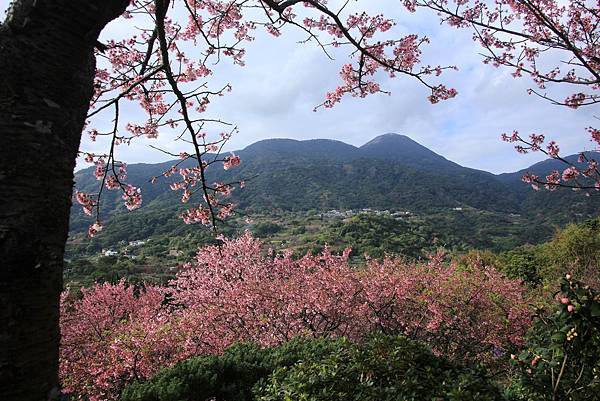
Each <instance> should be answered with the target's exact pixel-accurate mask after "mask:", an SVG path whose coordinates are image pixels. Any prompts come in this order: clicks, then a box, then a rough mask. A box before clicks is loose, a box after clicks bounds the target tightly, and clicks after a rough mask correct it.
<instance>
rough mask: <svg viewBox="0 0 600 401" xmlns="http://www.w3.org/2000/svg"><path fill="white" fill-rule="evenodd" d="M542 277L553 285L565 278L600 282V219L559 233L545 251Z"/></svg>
mask: <svg viewBox="0 0 600 401" xmlns="http://www.w3.org/2000/svg"><path fill="white" fill-rule="evenodd" d="M542 253H543V257H544V258H545V260H544V262H545V263H543V268H542V270H541V275H542V276H543V277H544V278H545V279H546V281H548V282H550V283H554V282H557V281H558V280H560V278H561V277H564V275H565V274H567V273H571V274H573V275H574V276H576V277H580V278H583V279H584V280H585V281H591V282H592V283H593V284H598V283H599V282H600V270H599V268H600V217H597V218H595V219H591V220H588V221H586V222H584V223H582V224H569V225H568V226H567V227H565V228H564V229H562V230H559V231H558V232H557V233H556V234H555V236H554V238H553V239H552V241H550V242H548V243H547V244H545V245H544V247H543V249H542Z"/></svg>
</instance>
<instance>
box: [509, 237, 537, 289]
mask: <svg viewBox="0 0 600 401" xmlns="http://www.w3.org/2000/svg"><path fill="white" fill-rule="evenodd" d="M543 263H544V258H543V256H542V255H541V254H540V251H539V248H537V247H534V246H531V245H526V246H521V247H518V248H515V249H513V250H510V251H507V252H503V253H502V254H500V256H499V258H498V266H499V269H500V270H501V271H502V272H503V273H504V274H506V276H507V277H509V278H513V279H521V280H523V282H524V283H525V284H527V285H529V286H530V287H536V286H537V285H539V284H540V283H541V282H542V275H541V273H540V270H541V268H542V265H543Z"/></svg>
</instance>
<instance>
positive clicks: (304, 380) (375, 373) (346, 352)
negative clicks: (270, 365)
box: [256, 335, 502, 401]
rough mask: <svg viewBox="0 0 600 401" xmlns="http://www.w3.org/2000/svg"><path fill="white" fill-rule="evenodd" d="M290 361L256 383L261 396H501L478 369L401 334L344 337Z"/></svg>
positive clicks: (325, 399) (327, 400) (317, 399)
mask: <svg viewBox="0 0 600 401" xmlns="http://www.w3.org/2000/svg"><path fill="white" fill-rule="evenodd" d="M329 341H331V342H332V344H334V345H335V346H334V347H333V349H331V350H330V352H328V353H326V354H323V355H312V356H310V357H309V358H308V359H305V360H302V361H300V362H298V363H296V364H294V365H290V366H287V367H280V368H278V369H277V370H276V371H275V372H274V373H273V374H272V375H271V376H270V377H269V379H268V380H267V383H266V385H264V386H261V387H260V388H257V389H256V391H257V399H258V400H261V401H279V400H281V401H288V400H307V401H308V400H310V401H334V400H335V401H338V400H339V401H343V400H344V401H345V400H357V401H358V400H360V401H386V400H389V401H392V400H393V401H396V400H407V401H408V400H415V401H416V400H419V401H420V400H440V401H441V400H456V401H458V400H461V401H469V400H478V401H486V400H501V399H502V397H501V395H500V393H499V391H498V390H497V389H496V388H495V387H494V386H493V385H492V384H491V383H490V381H489V380H488V379H487V378H486V377H485V376H484V375H483V371H482V370H478V369H466V368H461V367H457V366H456V365H453V364H451V363H450V362H448V361H447V360H446V359H444V358H440V357H437V356H435V355H433V354H432V353H431V352H430V351H429V350H428V349H427V348H425V347H424V346H422V345H420V344H418V343H415V342H413V341H410V340H408V339H406V338H405V337H389V336H382V335H377V336H374V337H372V338H371V339H370V340H369V341H368V342H366V343H365V344H362V345H356V344H353V343H351V342H349V341H348V340H346V339H338V340H329Z"/></svg>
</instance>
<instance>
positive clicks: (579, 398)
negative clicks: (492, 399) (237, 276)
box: [509, 276, 600, 401]
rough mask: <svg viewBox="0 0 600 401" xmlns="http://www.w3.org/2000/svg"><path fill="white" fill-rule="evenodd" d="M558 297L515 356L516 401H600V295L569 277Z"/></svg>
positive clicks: (563, 283) (510, 392) (513, 394)
mask: <svg viewBox="0 0 600 401" xmlns="http://www.w3.org/2000/svg"><path fill="white" fill-rule="evenodd" d="M558 299H559V303H558V307H556V308H555V309H556V310H554V311H553V312H552V313H548V314H541V316H540V317H539V318H538V319H537V320H536V323H535V326H534V327H533V329H532V331H531V333H530V334H529V336H528V343H527V347H526V349H525V350H524V351H523V352H522V353H521V354H520V355H518V356H517V357H515V364H516V365H517V366H518V368H517V376H516V382H515V383H514V384H513V385H512V386H511V387H510V388H509V394H510V396H511V397H512V398H513V399H515V400H520V401H546V400H548V401H550V400H551V401H556V400H569V401H598V400H600V358H598V355H600V294H599V293H598V292H597V291H595V290H594V289H592V288H590V287H589V286H586V285H584V284H582V283H581V282H579V281H574V280H571V277H570V276H567V278H565V279H563V280H562V282H561V291H560V292H559V293H558Z"/></svg>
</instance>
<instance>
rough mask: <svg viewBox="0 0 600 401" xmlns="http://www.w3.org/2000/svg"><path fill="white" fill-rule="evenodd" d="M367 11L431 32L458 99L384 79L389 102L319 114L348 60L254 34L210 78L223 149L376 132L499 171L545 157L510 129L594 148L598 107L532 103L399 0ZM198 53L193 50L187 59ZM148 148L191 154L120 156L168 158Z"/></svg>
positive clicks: (124, 27) (567, 148)
mask: <svg viewBox="0 0 600 401" xmlns="http://www.w3.org/2000/svg"><path fill="white" fill-rule="evenodd" d="M336 2H337V1H330V4H335V3H336ZM365 6H366V7H367V9H368V10H369V11H370V12H383V13H384V14H386V16H388V17H391V18H394V19H395V20H396V22H397V26H396V27H395V28H394V32H395V33H397V34H398V35H405V34H408V33H419V34H427V35H428V36H429V37H430V39H431V44H430V45H428V46H426V47H424V54H423V59H424V61H425V62H428V63H432V64H444V65H457V66H458V67H459V71H450V72H447V73H445V74H444V75H443V81H444V83H446V84H447V85H448V86H453V87H455V88H456V89H457V90H458V92H459V95H458V96H457V97H456V98H455V99H451V100H449V101H445V102H442V103H439V104H436V105H432V104H430V103H429V102H428V101H427V100H426V99H425V97H426V96H427V95H428V93H427V90H426V88H424V87H422V86H420V85H419V84H417V83H416V82H414V81H413V80H411V79H409V78H396V79H393V80H390V79H388V78H385V77H383V79H382V86H383V88H384V89H386V90H390V91H391V92H392V94H391V96H387V95H383V94H380V95H373V96H371V97H368V98H366V99H356V98H345V99H344V100H343V101H342V103H341V104H339V105H337V106H336V107H335V108H333V109H320V110H319V111H318V112H316V113H315V112H313V107H314V106H315V105H317V104H319V103H320V102H321V101H322V100H323V98H324V95H325V93H326V91H327V90H330V89H333V88H335V86H336V85H337V83H338V78H339V76H338V71H339V67H340V66H341V65H342V64H343V63H345V62H347V58H346V54H345V52H339V53H336V57H335V58H336V59H335V60H334V61H331V60H329V59H328V58H327V57H326V56H325V55H324V54H323V52H322V51H321V50H320V49H319V48H318V47H317V46H315V45H312V44H310V43H309V44H303V45H300V44H298V43H297V41H299V40H301V39H303V38H304V36H303V35H301V34H300V32H299V31H298V30H297V29H295V28H294V27H289V28H288V29H287V30H286V31H285V32H284V35H282V36H281V37H279V38H273V37H272V36H270V35H267V34H264V33H262V32H256V34H255V36H256V40H255V41H254V42H252V43H249V44H248V45H247V46H246V49H247V56H246V66H245V67H239V66H232V65H230V63H227V62H225V63H221V64H220V65H219V66H217V67H215V74H214V76H213V77H212V78H211V81H213V83H214V86H215V87H217V86H219V85H220V84H221V83H225V82H229V83H231V85H232V87H233V91H232V92H231V93H230V94H228V95H227V96H224V97H222V98H219V99H218V100H216V101H214V102H212V103H211V105H210V108H209V110H208V112H207V116H212V117H219V118H222V119H224V120H226V121H229V122H231V123H233V124H235V125H236V126H237V127H238V128H239V133H238V134H236V135H235V136H234V137H233V138H232V139H231V141H230V143H229V144H228V146H227V148H226V149H227V150H235V149H241V148H243V147H245V146H247V145H249V144H251V143H253V142H256V141H257V140H261V139H266V138H294V139H313V138H329V139H336V140H340V141H343V142H346V143H350V144H352V145H357V146H360V145H362V144H363V143H366V142H368V141H369V140H370V139H372V138H373V137H375V136H377V135H379V134H383V133H387V132H395V133H400V134H404V135H407V136H409V137H411V138H412V139H414V140H416V141H417V142H419V143H421V144H422V145H424V146H427V147H428V148H430V149H432V150H433V151H435V152H437V153H439V154H441V155H443V156H444V157H446V158H448V159H450V160H452V161H455V162H457V163H459V164H461V165H464V166H468V167H472V168H477V169H482V170H487V171H491V172H494V173H501V172H508V171H515V170H518V169H521V168H524V167H526V166H528V165H530V164H532V163H534V162H536V161H539V160H542V159H543V155H540V154H533V155H527V156H523V155H519V154H517V153H516V152H515V151H514V150H513V149H512V147H511V146H510V145H509V144H507V143H504V142H501V141H500V139H499V137H500V134H501V133H503V132H511V131H512V130H513V129H516V130H519V131H520V132H522V133H530V132H536V133H544V134H546V135H547V137H549V138H552V139H556V140H557V142H558V143H559V145H561V150H562V151H563V153H564V154H571V153H576V152H578V151H580V150H584V149H585V150H590V149H592V144H591V142H590V141H589V137H588V136H586V135H585V128H586V127H588V126H590V125H593V124H595V122H597V120H596V119H595V117H594V116H595V115H597V113H596V114H594V113H595V110H594V109H591V108H587V109H580V110H571V109H567V108H564V107H559V106H554V105H551V104H550V103H549V102H547V101H545V100H543V99H540V98H538V97H536V96H534V95H528V94H527V92H526V90H527V88H529V87H530V86H531V82H530V81H529V80H528V79H527V78H522V79H518V80H515V79H514V78H512V77H511V76H510V72H511V71H508V70H506V69H495V68H493V67H490V66H487V65H484V64H483V63H482V62H481V56H480V55H479V54H478V52H479V51H480V49H479V48H478V47H477V45H476V44H475V43H474V42H473V41H472V40H471V33H470V32H469V31H466V30H456V29H452V28H449V27H447V26H440V24H439V21H438V18H437V17H436V16H435V15H434V14H433V13H428V12H423V11H418V12H417V13H416V14H410V13H407V12H406V11H405V10H404V9H403V8H402V6H401V4H400V2H399V1H398V0H378V1H377V2H373V1H368V2H367V1H364V0H362V1H354V2H351V7H353V8H354V9H355V10H362V9H364V8H365ZM129 27H130V22H126V23H124V22H123V21H117V22H114V23H112V24H111V25H110V26H109V27H108V28H107V29H106V30H105V31H104V32H103V34H102V39H103V40H104V39H106V38H111V37H112V38H119V37H122V36H123V35H124V34H125V33H126V32H127V31H128V30H129ZM192 54H193V49H190V50H189V51H188V55H189V56H191V55H192ZM555 61H560V59H558V58H557V59H556V60H555ZM550 93H552V94H553V95H555V96H556V97H558V98H563V97H565V95H566V94H567V93H569V92H568V88H565V87H554V88H552V87H551V88H550ZM122 113H124V117H125V118H126V117H128V116H131V117H132V118H135V117H136V116H137V115H139V112H138V111H137V109H136V108H134V107H124V108H123V111H122ZM102 119H104V120H102ZM97 124H98V125H100V126H103V125H107V124H110V116H109V115H107V116H101V119H100V120H99V121H97ZM215 132H217V131H215ZM150 144H154V145H157V146H160V147H162V148H164V149H168V150H171V151H173V152H176V153H178V152H179V151H180V150H185V149H182V148H181V143H173V141H172V138H171V137H170V136H169V135H162V136H161V137H160V138H159V139H158V140H155V141H150V140H146V139H142V140H140V141H137V142H136V143H134V144H132V145H131V146H121V147H119V149H118V158H119V159H120V160H124V161H127V162H128V163H136V162H146V163H151V162H159V161H163V160H166V159H168V158H169V157H168V156H166V155H164V154H162V153H161V152H158V151H156V150H153V149H152V148H150V147H149V145H150ZM82 149H85V150H87V151H94V152H99V153H101V152H105V151H106V150H107V144H106V143H105V142H102V141H99V142H96V143H91V142H90V141H89V140H88V139H87V138H85V137H84V139H83V143H82Z"/></svg>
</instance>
